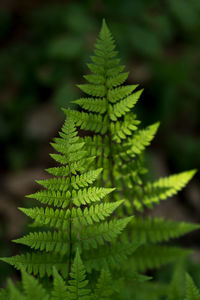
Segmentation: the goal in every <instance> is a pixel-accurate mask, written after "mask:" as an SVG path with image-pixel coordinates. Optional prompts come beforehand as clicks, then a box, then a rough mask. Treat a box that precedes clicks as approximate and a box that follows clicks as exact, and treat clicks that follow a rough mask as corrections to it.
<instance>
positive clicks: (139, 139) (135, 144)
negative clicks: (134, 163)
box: [124, 123, 159, 157]
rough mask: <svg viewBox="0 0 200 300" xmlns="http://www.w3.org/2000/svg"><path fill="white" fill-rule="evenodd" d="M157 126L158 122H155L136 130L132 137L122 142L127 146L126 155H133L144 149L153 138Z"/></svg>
mask: <svg viewBox="0 0 200 300" xmlns="http://www.w3.org/2000/svg"><path fill="white" fill-rule="evenodd" d="M158 127H159V123H155V124H153V125H150V126H148V127H147V128H145V129H142V130H139V131H137V132H136V133H135V135H134V136H133V138H132V139H129V140H128V142H127V143H126V144H124V147H125V148H128V150H127V153H128V155H130V156H131V157H134V156H135V155H138V154H140V153H141V152H142V151H144V149H145V148H146V147H147V146H149V145H150V142H151V141H152V140H153V138H154V136H155V134H156V132H157V130H158Z"/></svg>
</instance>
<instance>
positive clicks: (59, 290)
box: [51, 267, 69, 300]
mask: <svg viewBox="0 0 200 300" xmlns="http://www.w3.org/2000/svg"><path fill="white" fill-rule="evenodd" d="M68 296H69V294H68V290H67V285H66V282H65V281H64V279H63V278H62V277H61V276H60V274H59V273H58V271H57V270H56V268H55V267H54V268H53V290H52V292H51V300H68V299H69V297H68Z"/></svg>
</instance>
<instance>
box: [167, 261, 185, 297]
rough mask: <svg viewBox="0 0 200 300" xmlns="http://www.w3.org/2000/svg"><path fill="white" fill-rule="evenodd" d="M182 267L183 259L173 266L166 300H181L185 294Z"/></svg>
mask: <svg viewBox="0 0 200 300" xmlns="http://www.w3.org/2000/svg"><path fill="white" fill-rule="evenodd" d="M184 267H185V266H184V260H182V259H180V260H179V261H178V263H177V264H176V265H175V268H174V272H173V277H172V280H171V283H170V286H169V291H168V297H167V300H183V295H184V294H185V293H184V292H185V291H184V289H183V286H185V273H184Z"/></svg>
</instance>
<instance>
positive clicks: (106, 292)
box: [91, 270, 114, 300]
mask: <svg viewBox="0 0 200 300" xmlns="http://www.w3.org/2000/svg"><path fill="white" fill-rule="evenodd" d="M113 293H114V291H113V288H112V277H111V274H110V272H109V270H102V271H101V275H100V277H99V279H98V282H97V285H96V289H95V291H94V294H93V295H92V297H91V300H110V296H112V295H113Z"/></svg>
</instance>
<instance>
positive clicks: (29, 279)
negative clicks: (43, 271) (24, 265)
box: [22, 271, 50, 300]
mask: <svg viewBox="0 0 200 300" xmlns="http://www.w3.org/2000/svg"><path fill="white" fill-rule="evenodd" d="M22 283H23V288H24V292H25V295H26V299H27V300H33V299H37V300H49V299H50V298H49V296H48V294H47V291H46V290H45V289H44V288H43V287H42V285H41V284H40V283H39V282H38V280H37V279H36V278H34V277H33V276H31V275H29V274H27V273H26V272H24V271H22Z"/></svg>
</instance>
